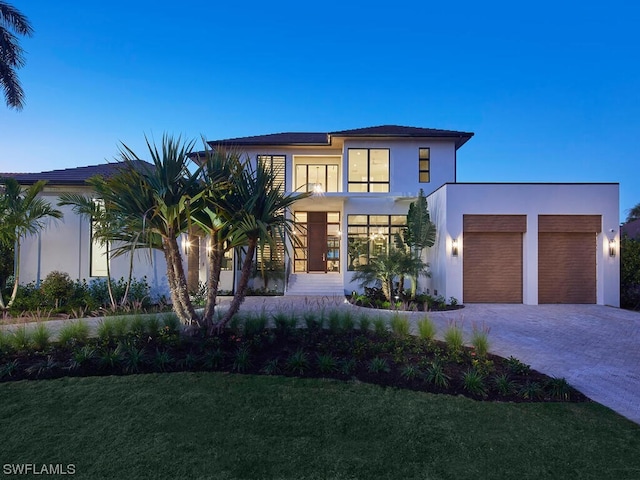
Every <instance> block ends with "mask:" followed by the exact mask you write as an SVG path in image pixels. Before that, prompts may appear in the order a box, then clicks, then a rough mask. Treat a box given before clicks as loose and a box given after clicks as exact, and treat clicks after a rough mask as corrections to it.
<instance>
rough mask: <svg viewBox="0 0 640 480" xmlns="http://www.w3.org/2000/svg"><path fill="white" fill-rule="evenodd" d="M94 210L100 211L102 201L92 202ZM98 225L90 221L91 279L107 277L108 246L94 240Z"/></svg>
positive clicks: (94, 221)
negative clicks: (94, 205)
mask: <svg viewBox="0 0 640 480" xmlns="http://www.w3.org/2000/svg"><path fill="white" fill-rule="evenodd" d="M94 203H95V204H96V208H97V209H98V210H101V209H102V205H103V203H102V201H101V200H94ZM98 227H99V224H98V222H97V221H96V220H95V218H92V219H91V225H90V232H89V235H90V238H89V241H90V244H89V245H90V253H89V256H90V261H89V276H91V277H106V276H107V262H108V261H109V244H108V243H106V242H102V241H101V240H99V239H97V238H96V230H97V229H98Z"/></svg>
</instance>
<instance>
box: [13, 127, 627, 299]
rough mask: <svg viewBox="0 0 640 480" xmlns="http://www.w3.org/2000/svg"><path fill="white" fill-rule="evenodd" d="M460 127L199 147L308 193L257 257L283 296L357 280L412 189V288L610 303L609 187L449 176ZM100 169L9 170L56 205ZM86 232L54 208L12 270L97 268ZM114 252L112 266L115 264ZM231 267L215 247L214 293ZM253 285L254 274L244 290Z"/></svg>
mask: <svg viewBox="0 0 640 480" xmlns="http://www.w3.org/2000/svg"><path fill="white" fill-rule="evenodd" d="M472 137H473V134H472V133H468V132H458V131H451V130H437V129H430V128H416V127H404V126H396V125H384V126H377V127H369V128H360V129H354V130H342V131H336V132H322V133H276V134H269V135H259V136H251V137H241V138H230V139H221V140H216V141H212V142H210V145H211V146H212V148H218V147H219V146H224V147H231V146H232V147H235V148H238V149H241V150H242V151H243V152H245V153H246V154H247V155H248V157H249V159H250V160H251V161H252V162H261V163H263V164H266V165H268V166H271V167H273V168H274V170H275V171H277V172H279V174H280V182H281V185H282V188H283V189H284V190H285V191H287V192H303V191H308V192H313V195H312V196H311V197H309V198H305V199H302V200H300V201H298V202H296V203H295V205H294V208H293V212H292V216H293V220H294V221H295V223H296V227H295V230H296V236H297V237H298V241H296V242H292V241H291V240H290V239H289V240H287V241H288V243H289V245H288V246H289V248H288V252H289V253H288V254H287V255H285V254H284V248H276V249H273V251H266V252H264V255H263V256H262V257H261V258H260V259H259V260H258V261H259V262H264V261H266V260H273V261H275V262H276V263H277V262H283V265H284V267H283V270H284V272H283V275H282V276H281V277H280V278H276V279H272V280H271V282H270V284H269V288H276V289H281V290H284V293H285V295H343V294H344V293H345V292H346V293H349V292H351V291H353V290H359V289H360V287H359V285H358V284H357V283H356V282H354V281H353V275H354V273H355V271H356V268H357V266H358V265H359V264H362V263H365V262H368V261H369V260H370V259H371V258H373V257H375V256H376V255H377V254H379V253H380V252H382V251H384V250H385V249H387V248H389V245H391V242H392V241H393V235H394V233H395V232H398V231H400V230H401V229H402V228H403V226H405V225H406V215H407V211H408V208H409V205H410V204H411V202H413V201H414V200H415V199H416V198H417V195H418V192H419V190H420V189H422V190H423V191H424V192H425V194H426V195H427V200H428V203H429V210H430V213H431V218H432V221H433V222H434V223H435V224H436V226H437V231H438V234H437V239H436V243H435V245H434V246H433V247H432V248H430V249H426V250H425V253H424V255H425V259H426V260H427V261H428V262H429V264H430V271H431V276H430V278H424V279H421V281H420V288H421V289H422V290H426V291H427V292H428V293H430V294H432V295H436V296H440V295H441V296H443V297H445V298H447V299H448V298H450V297H455V298H456V299H457V300H458V301H459V302H463V303H472V302H488V303H507V302H508V303H524V304H529V305H536V304H539V303H597V304H603V305H612V306H619V299H620V295H619V284H620V282H619V238H620V237H619V223H618V220H619V200H618V198H619V194H618V189H619V186H618V184H614V183H591V184H577V183H573V184H569V183H562V184H560V183H544V184H542V183H536V184H534V183H518V184H505V183H500V184H498V183H495V184H494V183H463V182H458V178H457V175H456V166H457V161H458V160H457V153H458V150H459V149H460V148H461V147H463V146H464V145H465V143H466V142H468V141H469V140H470V139H471V138H472ZM99 168H106V167H105V166H101V167H84V168H80V169H70V170H63V171H54V172H43V173H40V174H25V175H24V176H15V178H17V179H18V180H19V181H21V182H25V181H35V180H36V179H41V178H42V179H46V180H48V181H49V185H48V187H47V192H46V195H48V196H50V197H51V199H52V201H55V196H56V194H57V193H58V192H60V191H63V190H67V189H69V188H73V189H76V190H78V191H83V189H86V186H84V185H83V182H84V179H85V178H88V177H89V176H91V175H93V174H95V173H99V172H98V171H97V170H99ZM92 169H93V170H92ZM52 203H53V202H52ZM90 235H91V230H90V222H88V221H87V220H82V219H79V218H78V217H74V215H73V214H72V213H70V212H65V219H64V221H63V222H61V225H58V226H54V227H52V228H50V229H48V230H46V231H45V232H43V233H42V235H41V236H40V237H38V238H36V239H33V240H31V241H30V242H25V246H24V247H23V259H22V267H21V268H22V278H23V279H24V281H29V280H39V279H42V278H44V276H46V274H47V273H48V272H49V271H51V270H56V269H57V270H65V271H67V272H69V273H70V274H71V275H72V277H73V276H76V277H77V278H89V277H92V276H96V275H100V271H98V270H97V269H96V265H99V260H98V258H97V257H96V255H95V254H92V252H95V248H96V246H95V245H93V246H92V241H91V236H90ZM205 243H206V242H205V241H204V239H203V238H199V237H197V236H196V235H194V234H192V235H185V236H184V237H183V239H182V241H181V244H182V248H183V252H184V254H185V266H186V268H187V271H188V274H187V275H188V283H189V284H190V286H191V288H193V287H194V286H196V285H197V284H198V282H204V281H206V275H207V270H206V265H205V258H206V245H205ZM92 249H93V250H92ZM45 251H46V252H45ZM51 252H54V253H51ZM45 253H46V254H45ZM158 253H159V252H155V253H154V256H153V258H152V261H151V262H149V261H146V263H145V259H144V258H139V259H138V260H137V263H136V275H142V274H144V275H147V277H148V278H149V279H150V281H151V283H152V284H153V285H154V288H157V289H162V288H165V286H166V279H165V273H164V272H165V269H164V263H163V262H164V258H163V256H162V255H161V254H158ZM265 259H266V260H265ZM117 262H119V260H114V262H113V264H112V270H113V271H114V272H122V271H123V270H122V269H121V265H120V264H118V263H117ZM234 263H236V262H234V259H233V253H232V252H228V254H227V257H226V259H225V263H224V265H223V272H222V276H221V282H220V288H221V289H222V290H232V289H233V286H234V283H235V281H236V275H235V269H234ZM115 275H122V273H117V274H116V273H114V276H115ZM262 281H263V280H261V279H260V275H257V278H256V279H254V287H256V288H258V287H260V286H261V284H262V283H261V282H262Z"/></svg>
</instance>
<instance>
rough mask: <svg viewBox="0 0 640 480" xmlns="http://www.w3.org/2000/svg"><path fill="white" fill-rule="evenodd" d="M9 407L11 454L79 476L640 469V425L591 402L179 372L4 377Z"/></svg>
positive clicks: (3, 434)
mask: <svg viewBox="0 0 640 480" xmlns="http://www.w3.org/2000/svg"><path fill="white" fill-rule="evenodd" d="M0 418H2V419H3V420H2V429H0V445H2V449H1V451H2V453H1V457H2V463H3V464H10V463H36V464H48V463H63V464H74V465H75V469H76V475H75V476H74V478H79V479H88V478H91V479H93V478H114V479H116V478H118V479H119V478H139V479H163V478H171V479H173V478H207V479H208V478H215V479H218V478H219V479H231V478H243V479H269V478H279V479H311V478H317V479H346V478H349V479H352V478H362V479H371V478H375V479H385V478H386V479H396V478H397V479H412V478H420V479H443V480H444V479H478V478H482V479H484V480H491V479H500V480H502V479H516V478H517V479H565V478H566V479H573V478H579V479H581V480H590V479H594V480H595V479H597V480H606V479H616V480H617V479H632V478H638V477H639V476H640V455H638V453H637V452H638V451H640V427H639V426H638V425H635V424H633V423H632V422H630V421H628V420H625V419H624V418H622V417H620V416H618V415H616V414H615V413H613V412H611V411H610V410H608V409H607V408H605V407H602V406H600V405H598V404H592V403H537V404H533V403H528V404H525V403H522V404H519V403H490V402H476V401H473V400H470V399H468V398H463V397H451V396H447V395H431V394H426V393H420V392H413V391H407V390H398V389H384V388H381V387H377V386H373V385H368V384H363V383H341V382H337V381H330V380H311V379H297V378H284V377H256V376H244V375H230V374H217V373H175V374H150V375H132V376H125V377H117V376H113V377H86V378H62V379H57V380H46V381H28V382H24V381H23V382H10V383H4V384H0Z"/></svg>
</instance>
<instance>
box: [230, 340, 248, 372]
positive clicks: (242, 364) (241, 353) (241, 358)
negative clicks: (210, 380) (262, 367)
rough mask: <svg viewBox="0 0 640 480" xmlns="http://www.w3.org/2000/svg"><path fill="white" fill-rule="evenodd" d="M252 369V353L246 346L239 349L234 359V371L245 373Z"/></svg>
mask: <svg viewBox="0 0 640 480" xmlns="http://www.w3.org/2000/svg"><path fill="white" fill-rule="evenodd" d="M249 368H251V352H250V351H249V348H248V347H247V346H246V345H243V346H241V347H238V350H236V353H235V355H234V357H233V370H234V371H236V372H238V373H244V372H246V371H247V370H249Z"/></svg>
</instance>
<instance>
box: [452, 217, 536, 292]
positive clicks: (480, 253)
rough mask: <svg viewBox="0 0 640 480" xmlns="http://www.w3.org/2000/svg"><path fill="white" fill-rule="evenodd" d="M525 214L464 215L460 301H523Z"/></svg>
mask: <svg viewBox="0 0 640 480" xmlns="http://www.w3.org/2000/svg"><path fill="white" fill-rule="evenodd" d="M526 228H527V217H526V216H525V215H464V216H463V264H462V275H463V293H462V295H463V301H464V302H465V303H475V302H477V303H522V234H523V233H524V232H525V231H526Z"/></svg>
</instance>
